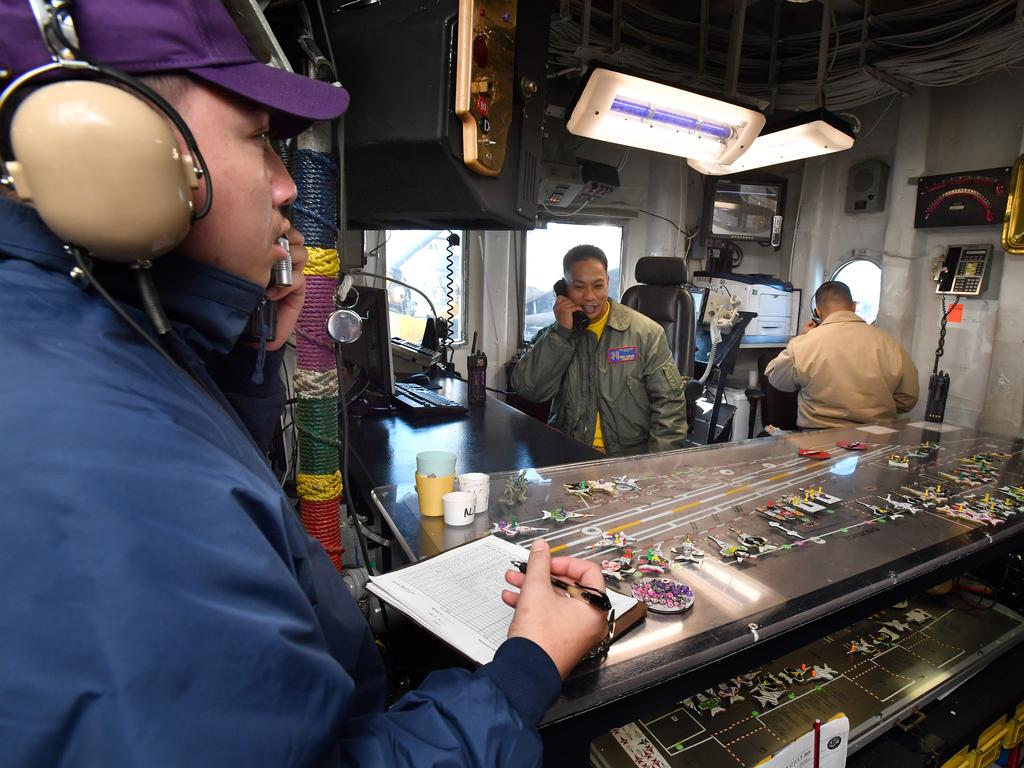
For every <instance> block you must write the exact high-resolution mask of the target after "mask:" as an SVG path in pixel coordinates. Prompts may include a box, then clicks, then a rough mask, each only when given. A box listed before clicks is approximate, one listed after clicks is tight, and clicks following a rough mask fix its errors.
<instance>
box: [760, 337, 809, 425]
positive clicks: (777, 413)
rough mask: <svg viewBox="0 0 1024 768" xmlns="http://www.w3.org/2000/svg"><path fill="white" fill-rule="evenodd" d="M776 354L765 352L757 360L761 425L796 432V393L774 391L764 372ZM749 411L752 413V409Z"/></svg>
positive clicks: (797, 406)
mask: <svg viewBox="0 0 1024 768" xmlns="http://www.w3.org/2000/svg"><path fill="white" fill-rule="evenodd" d="M778 354H779V353H778V352H765V353H764V354H762V355H760V356H759V357H758V358H757V379H758V385H759V389H760V390H761V424H763V425H765V424H772V425H774V426H776V427H778V428H779V429H785V430H789V431H796V430H799V429H800V428H799V427H798V426H797V424H796V417H797V412H798V409H799V402H798V399H797V393H796V392H783V391H782V390H781V389H776V388H775V387H773V386H772V385H771V383H770V382H769V381H768V377H767V376H766V375H765V372H764V370H765V368H767V367H768V363H770V362H771V361H772V360H774V359H775V357H776V356H777V355H778ZM751 405H753V403H752V404H751ZM751 410H752V411H753V408H752V409H751ZM751 415H753V414H751ZM751 422H753V419H751Z"/></svg>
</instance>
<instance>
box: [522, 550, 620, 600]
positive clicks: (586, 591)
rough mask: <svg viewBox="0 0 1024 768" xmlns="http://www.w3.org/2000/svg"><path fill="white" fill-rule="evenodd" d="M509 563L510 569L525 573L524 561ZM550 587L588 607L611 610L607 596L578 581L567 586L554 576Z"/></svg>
mask: <svg viewBox="0 0 1024 768" xmlns="http://www.w3.org/2000/svg"><path fill="white" fill-rule="evenodd" d="M511 563H512V567H513V568H515V569H516V570H517V571H519V572H520V573H526V563H525V562H524V561H522V560H512V561H511ZM551 586H553V587H556V588H558V589H563V590H565V592H566V594H568V595H569V597H579V598H581V599H583V600H586V601H587V602H588V603H589V604H590V605H592V606H594V607H595V608H600V609H601V610H602V611H610V610H611V609H612V603H611V601H610V600H609V599H608V595H606V594H605V593H604V592H602V591H600V590H599V589H595V588H594V587H587V586H584V585H583V584H580V583H579V582H578V581H577V582H573V583H572V584H569V583H566V582H564V581H560V580H559V579H556V578H555V577H554V576H552V577H551Z"/></svg>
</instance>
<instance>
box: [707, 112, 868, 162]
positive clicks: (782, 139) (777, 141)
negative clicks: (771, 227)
mask: <svg viewBox="0 0 1024 768" xmlns="http://www.w3.org/2000/svg"><path fill="white" fill-rule="evenodd" d="M852 146H853V130H852V129H851V128H850V126H849V125H848V124H847V123H846V122H845V121H844V120H842V119H841V118H839V117H837V116H836V115H834V114H832V113H831V112H829V111H827V110H824V109H819V110H817V111H815V112H809V113H804V114H800V115H797V116H795V117H792V118H789V119H787V120H785V121H783V122H780V123H778V124H776V125H770V126H768V127H767V128H766V129H765V131H764V132H763V133H762V134H761V135H760V136H758V137H757V138H756V139H754V142H753V143H752V144H751V145H750V148H749V149H748V150H747V151H746V152H744V153H743V155H742V156H740V157H739V159H737V160H734V161H732V162H731V163H722V162H717V163H715V162H711V163H708V162H703V161H700V160H698V159H696V158H693V159H690V160H688V161H687V163H688V164H689V165H690V167H691V168H693V169H695V170H697V171H700V172H701V173H703V174H706V175H708V176H722V175H724V174H729V173H739V172H740V171H748V170H750V169H751V168H763V167H765V166H768V165H778V164H779V163H786V162H789V161H790V160H801V159H803V158H805V157H816V156H818V155H827V154H829V153H831V152H841V151H842V150H844V149H849V148H850V147H852Z"/></svg>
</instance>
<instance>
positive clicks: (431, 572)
mask: <svg viewBox="0 0 1024 768" xmlns="http://www.w3.org/2000/svg"><path fill="white" fill-rule="evenodd" d="M529 557H530V551H529V550H528V549H526V548H525V547H521V546H519V545H518V544H513V543H512V542H510V541H506V540H505V539H500V538H498V537H497V536H487V537H485V538H482V539H477V540H476V541H474V542H471V543H469V544H466V545H464V546H461V547H456V548H455V549H450V550H448V551H447V552H444V553H442V554H440V555H437V556H436V557H432V558H430V559H428V560H424V561H422V562H419V563H416V564H414V565H410V566H408V567H407V568H402V569H401V570H398V571H393V572H392V573H386V574H384V575H382V576H372V577H370V583H369V584H367V586H366V588H367V589H368V590H370V592H372V593H373V594H375V595H377V596H378V597H380V598H381V599H382V600H384V601H385V602H388V603H391V604H392V605H394V606H395V607H396V608H398V609H399V610H400V611H402V612H403V613H405V614H406V615H407V616H409V617H410V618H412V619H413V620H414V621H416V622H417V623H419V624H421V625H422V626H423V627H424V628H426V629H428V630H430V631H431V632H433V633H434V634H435V635H437V636H438V637H439V638H441V639H442V640H444V641H445V642H446V643H448V644H449V645H451V646H452V647H453V648H455V649H456V650H458V651H459V652H461V653H464V654H465V655H466V656H468V657H469V658H471V659H473V660H474V661H476V662H478V663H480V664H486V663H487V662H489V661H491V660H493V659H494V653H495V651H497V650H498V646H499V645H501V644H502V643H503V642H505V639H506V638H507V637H508V628H509V625H510V624H511V623H512V614H513V611H512V609H511V608H509V607H508V606H507V605H505V603H503V602H502V600H501V591H502V590H503V589H509V588H510V587H509V585H508V583H507V582H506V581H505V571H507V570H509V569H510V568H511V567H512V561H513V560H521V561H525V560H528V559H529ZM608 597H609V599H611V601H612V606H613V608H614V609H615V612H616V615H621V614H622V613H624V612H625V611H626V610H628V609H629V608H631V607H632V606H633V605H635V604H636V600H635V599H634V598H632V597H626V596H625V595H620V594H618V593H617V592H614V591H611V590H609V592H608Z"/></svg>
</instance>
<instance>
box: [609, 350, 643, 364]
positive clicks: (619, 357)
mask: <svg viewBox="0 0 1024 768" xmlns="http://www.w3.org/2000/svg"><path fill="white" fill-rule="evenodd" d="M608 362H609V363H635V362H636V347H612V348H611V349H609V350H608Z"/></svg>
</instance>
